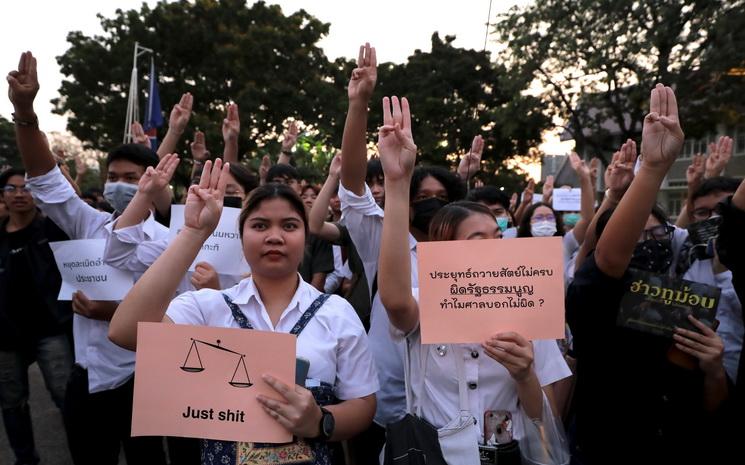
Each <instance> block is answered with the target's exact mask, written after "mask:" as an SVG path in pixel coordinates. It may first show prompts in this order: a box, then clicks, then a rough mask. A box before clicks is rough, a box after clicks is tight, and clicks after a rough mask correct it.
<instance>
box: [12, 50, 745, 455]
mask: <svg viewBox="0 0 745 465" xmlns="http://www.w3.org/2000/svg"><path fill="white" fill-rule="evenodd" d="M376 66H377V62H376V52H375V49H374V48H372V47H370V46H369V44H366V45H364V46H362V47H360V52H359V58H358V62H357V68H356V69H354V70H353V72H352V75H351V77H350V80H349V85H348V102H347V103H348V111H347V118H346V121H345V126H344V132H343V137H342V140H341V141H340V143H341V149H340V151H339V152H338V153H337V154H336V156H334V158H333V160H332V161H331V163H330V166H329V168H328V175H327V178H326V180H325V182H324V183H323V184H322V185H316V184H315V183H313V182H312V181H310V180H307V179H303V177H302V176H300V175H299V173H298V170H297V169H296V168H295V167H294V166H293V165H294V160H293V147H294V145H295V142H296V140H297V137H298V132H299V131H298V128H297V126H296V125H295V124H294V123H293V124H291V125H290V126H289V128H288V129H287V130H286V132H285V134H284V137H283V141H282V150H281V153H280V154H278V157H277V160H276V163H274V164H273V163H272V160H271V159H270V157H268V156H265V157H264V158H263V160H262V161H261V166H260V168H259V170H258V172H253V171H252V170H251V169H249V168H247V167H246V166H245V165H243V164H242V163H241V161H240V159H239V150H238V134H239V132H240V118H239V109H238V107H237V105H235V104H231V105H229V106H228V108H227V114H226V117H225V119H224V121H223V122H222V131H223V138H224V147H223V150H222V154H221V155H219V156H216V157H215V156H213V154H211V153H210V152H209V151H208V150H207V147H206V146H205V139H204V134H202V133H201V132H199V131H197V132H196V133H195V134H194V138H193V142H192V143H191V145H190V152H191V153H190V157H189V158H191V160H192V161H193V170H192V173H191V179H192V182H191V185H190V186H189V187H188V191H187V194H186V195H185V196H184V198H183V199H180V200H179V199H176V198H174V194H173V192H174V189H173V188H172V177H173V174H174V172H175V171H176V169H177V167H178V165H179V163H180V155H178V154H177V153H175V151H176V150H175V149H176V147H177V144H178V142H179V140H180V139H181V137H183V136H184V134H185V132H186V129H187V127H188V123H189V119H190V114H191V108H192V105H193V99H194V98H198V96H192V95H191V94H189V93H186V94H184V95H183V96H182V98H181V100H180V102H179V103H178V104H176V105H174V107H173V110H172V112H171V114H170V120H169V126H168V132H167V134H166V135H165V137H164V138H163V140H162V141H161V143H160V144H159V146H158V147H157V151H155V150H153V149H152V148H151V147H150V139H149V138H148V137H147V136H146V135H145V133H144V131H143V130H142V128H141V127H140V126H139V124H137V123H135V124H134V125H133V127H132V134H133V137H134V141H133V142H132V143H128V144H124V145H121V146H118V147H116V148H113V149H112V150H111V151H110V152H108V156H107V158H106V164H105V170H106V183H105V184H104V185H103V186H102V189H99V190H95V189H93V190H89V191H86V192H85V193H81V192H80V189H79V188H78V187H77V185H78V183H79V182H80V172H81V171H84V166H82V165H78V170H77V171H78V173H77V174H78V176H77V179H73V178H72V177H71V176H70V175H69V173H68V172H67V170H66V169H65V168H64V164H60V163H59V158H58V157H57V156H55V154H54V153H53V152H52V151H51V150H50V148H49V146H48V142H47V139H46V137H45V136H44V134H43V132H41V130H40V128H39V124H38V118H37V115H36V113H35V111H34V99H35V97H36V93H37V91H38V88H39V82H38V78H37V72H36V59H35V58H34V57H33V56H32V54H31V53H30V52H26V53H24V54H22V56H21V59H20V63H19V66H18V69H17V70H13V71H11V72H10V73H9V74H8V78H7V80H8V85H9V98H10V101H11V103H12V104H13V107H14V111H15V112H14V113H13V120H14V123H15V130H16V139H17V146H18V150H19V152H20V154H21V156H22V161H23V166H22V167H20V166H19V167H14V168H11V169H7V170H6V171H4V172H3V173H2V174H1V175H0V188H2V202H1V203H0V205H2V207H3V208H2V210H0V213H1V214H2V220H0V222H1V223H0V224H1V225H2V227H1V228H0V333H1V334H2V337H1V338H0V406H1V407H2V414H3V421H4V424H5V429H6V432H7V435H8V439H9V443H10V445H11V447H12V449H13V452H14V453H15V457H16V464H17V465H28V464H36V463H39V460H40V459H39V454H38V451H37V448H36V445H35V441H34V436H33V429H32V424H31V411H30V406H29V403H28V398H29V386H28V384H29V382H28V367H29V366H30V364H32V363H34V362H36V363H38V365H39V368H40V369H41V372H42V374H43V378H44V382H45V383H46V386H47V389H48V390H49V393H50V395H51V397H52V399H53V401H54V404H55V405H56V406H57V407H58V408H59V409H60V411H61V413H62V417H63V419H64V426H65V431H64V432H63V431H60V434H61V435H62V434H64V435H65V437H66V439H67V444H68V446H69V450H70V453H71V457H72V460H73V462H74V463H75V464H76V465H83V464H104V465H107V464H116V463H118V460H119V454H120V451H121V450H122V449H123V451H124V455H125V457H126V461H127V463H128V464H130V465H135V464H137V465H139V464H166V463H171V464H198V463H202V464H242V463H256V464H263V463H266V464H269V463H313V464H341V463H349V464H352V465H366V464H378V463H381V461H384V463H387V464H394V463H402V464H404V463H447V464H450V465H453V464H467V465H468V464H479V463H508V464H512V463H521V461H522V463H545V464H568V463H575V464H580V465H595V464H606V463H655V464H663V463H671V464H672V463H675V464H688V463H691V464H692V463H696V464H701V463H719V461H720V460H724V459H722V457H725V456H726V457H729V458H728V459H727V460H728V461H730V462H731V461H732V460H731V457H735V460H734V461H738V460H740V459H741V458H742V455H743V454H741V453H739V450H741V447H740V446H738V443H737V438H738V437H741V436H742V426H741V423H742V421H741V418H742V414H743V413H744V412H743V408H742V392H741V391H742V388H741V386H742V385H743V380H742V376H743V370H740V369H739V368H741V367H742V361H741V358H740V353H741V349H742V342H743V335H744V333H745V329H744V328H743V313H742V305H741V302H742V299H743V281H744V280H745V278H744V277H743V273H745V271H744V270H743V266H745V257H743V254H744V253H745V252H744V250H745V247H743V246H742V244H743V241H742V231H745V184H743V182H741V180H738V179H733V178H729V177H725V176H723V173H724V171H725V168H726V166H727V163H728V161H729V159H730V157H731V154H732V140H731V139H730V138H728V137H726V136H722V137H721V138H720V140H719V141H718V143H716V144H713V145H712V146H711V147H710V148H709V153H708V156H703V155H701V156H696V157H694V158H693V160H692V163H691V166H690V167H689V169H688V173H687V178H688V195H687V201H686V204H685V208H684V209H683V211H682V212H681V213H680V215H679V216H678V217H677V219H674V220H671V219H670V217H669V216H668V214H667V213H666V212H664V211H663V210H662V209H661V208H660V207H659V206H657V205H656V198H657V193H658V191H659V188H660V186H661V184H662V182H663V180H664V179H665V176H666V175H667V173H668V171H669V169H670V168H671V166H672V164H673V162H674V161H675V160H676V157H677V156H678V155H679V154H680V151H681V148H682V146H683V142H684V133H683V129H682V128H681V122H680V121H679V120H678V105H679V104H683V105H684V104H685V102H677V101H676V96H675V94H674V91H673V90H672V89H671V88H669V87H665V86H664V85H662V84H658V85H657V86H656V87H655V88H654V89H652V90H651V96H650V102H649V113H648V114H647V116H646V118H645V120H644V128H643V132H642V135H641V140H640V141H639V149H637V142H636V141H633V140H628V141H626V142H625V143H623V145H622V146H621V147H619V148H618V151H617V152H616V153H614V154H613V156H612V159H611V161H610V163H609V164H608V166H607V167H606V168H605V169H604V172H600V166H599V163H598V160H597V159H593V160H592V161H585V160H583V159H581V158H580V157H579V156H578V155H577V154H572V155H571V156H570V157H569V163H570V164H571V167H572V168H573V170H574V171H575V173H576V176H577V179H578V180H579V188H580V189H581V202H580V208H579V209H578V211H572V212H566V211H558V210H557V209H555V208H554V206H553V202H552V195H553V193H554V192H555V191H556V190H558V189H563V188H566V187H568V186H556V187H554V185H553V178H552V177H549V178H547V179H546V182H545V183H544V184H543V186H542V198H541V201H540V202H534V196H535V195H536V192H535V190H536V183H535V182H533V181H532V180H531V181H529V182H528V183H527V186H526V187H525V189H524V191H523V192H520V193H507V192H505V191H504V189H503V188H501V186H495V185H484V184H483V183H482V182H479V183H478V186H476V182H475V178H474V175H475V174H477V173H478V172H479V170H480V166H481V154H482V152H483V150H484V143H485V141H484V139H483V138H482V136H480V135H479V136H476V137H475V138H474V140H473V144H472V146H471V148H470V150H469V151H468V153H467V154H466V155H464V156H463V157H462V159H461V160H460V163H459V166H458V167H457V170H455V171H453V170H451V169H450V168H449V167H441V166H432V165H420V164H418V163H417V147H416V145H415V140H414V137H413V134H412V122H411V113H412V111H416V106H417V104H418V103H419V102H408V101H407V99H406V98H400V99H399V98H398V97H396V96H392V97H390V98H389V97H385V98H384V99H383V101H382V106H383V121H380V122H378V123H379V130H378V134H377V153H376V154H375V155H374V156H373V157H370V156H369V154H368V147H367V140H368V136H369V134H368V132H367V127H368V108H369V106H370V105H379V104H380V102H372V101H371V96H372V94H373V90H374V88H375V84H376V78H377V70H376ZM443 104H446V103H443ZM410 105H411V108H410ZM485 136H486V135H485ZM599 176H603V181H604V182H603V185H604V186H605V187H606V188H607V189H606V190H605V192H604V193H598V192H597V189H596V186H598V184H599V183H598V177H599ZM177 203H183V204H184V222H183V227H182V229H181V231H180V232H179V233H178V235H176V236H175V238H174V237H171V236H169V227H168V226H169V224H170V223H169V222H170V216H171V206H172V205H174V204H177ZM223 206H225V207H234V208H240V209H241V212H240V217H239V230H238V231H239V233H240V236H241V238H240V240H241V241H242V248H243V251H244V255H245V259H246V262H247V264H248V266H249V267H250V273H249V274H247V275H228V274H222V273H219V272H218V270H216V269H215V267H214V266H213V264H210V263H207V262H200V263H198V264H196V266H195V269H194V271H189V266H190V265H191V264H192V262H193V261H194V260H195V258H196V257H197V254H198V252H199V251H200V249H201V247H202V245H203V244H204V242H205V240H206V239H207V238H208V237H209V236H210V234H211V233H212V232H213V231H214V229H215V227H216V226H217V224H218V221H219V220H220V216H221V213H222V211H223ZM701 225H705V226H711V228H713V229H714V233H712V234H709V235H702V234H700V233H699V232H700V231H701ZM711 228H709V230H711ZM550 236H560V237H561V238H562V241H563V245H564V282H565V289H566V298H565V308H566V321H567V327H566V337H565V338H564V339H562V340H534V341H530V340H528V339H526V338H525V337H524V336H523V335H521V334H519V333H516V332H510V331H508V329H509V328H495V331H494V335H493V336H492V337H490V338H489V339H488V340H485V341H483V342H482V343H481V344H447V345H428V344H423V343H422V342H421V335H420V329H419V291H418V290H419V279H420V277H419V276H418V272H417V244H418V243H419V242H423V241H450V240H471V239H501V240H508V241H511V240H521V239H522V240H526V239H523V238H536V237H550ZM76 239H105V240H106V249H105V253H104V260H105V262H106V263H107V264H108V265H111V266H113V267H115V268H119V269H122V270H127V271H130V272H133V273H134V274H135V277H136V282H135V284H134V286H133V287H132V289H131V290H130V291H129V293H128V294H127V295H126V297H125V298H124V300H122V301H121V302H113V301H95V300H91V299H89V298H88V296H86V295H85V294H84V293H82V292H80V291H77V292H75V293H74V294H73V297H72V300H71V301H60V300H58V299H57V297H58V293H59V289H60V285H61V278H60V274H59V271H58V270H57V266H56V263H55V259H54V256H53V253H52V250H51V248H50V246H49V243H50V242H57V241H66V240H76ZM407 257H408V259H407ZM638 271H643V272H647V273H652V274H655V275H660V276H667V277H670V278H680V279H685V280H687V281H691V282H694V283H702V284H705V285H708V286H712V287H715V288H719V289H720V290H721V297H720V299H719V304H718V307H717V309H716V323H715V324H714V325H713V326H712V325H706V324H704V322H702V321H699V320H697V319H696V318H694V317H689V321H688V323H689V325H688V326H686V327H678V328H676V329H675V331H674V335H673V336H672V338H666V337H661V336H659V335H653V334H650V333H648V332H643V331H639V330H635V329H633V328H629V327H625V326H622V325H619V324H618V312H619V307H620V305H621V300H622V299H623V297H624V294H625V292H626V291H627V289H628V288H629V285H630V283H631V280H632V275H634V273H636V272H638ZM298 321H304V323H303V324H302V325H296V323H297V322H298ZM139 322H165V323H178V324H192V325H206V326H216V327H234V328H250V329H259V330H264V331H276V332H291V333H293V334H296V335H297V336H298V339H297V355H298V357H303V358H305V359H307V360H309V361H310V368H309V373H308V378H309V379H312V380H314V381H316V382H315V383H306V386H287V385H285V384H284V383H282V382H280V381H279V380H277V379H274V378H272V377H270V376H267V377H266V378H265V380H266V382H267V383H268V384H269V385H270V386H271V387H272V388H274V389H275V390H276V391H277V394H278V396H280V397H281V398H282V399H284V401H283V402H280V401H277V400H276V399H270V398H268V397H264V396H260V397H259V399H258V400H259V402H260V403H261V405H262V407H263V408H264V410H265V411H266V413H267V414H268V415H269V416H271V417H272V418H274V419H275V420H276V421H277V422H278V423H279V424H281V425H282V426H283V427H284V428H286V429H287V430H289V431H290V432H291V433H292V434H293V436H294V437H295V438H296V439H295V441H294V442H293V443H292V444H289V445H258V444H252V445H250V446H248V447H249V448H250V449H252V450H262V449H263V448H266V449H267V450H272V451H274V452H273V453H274V455H272V456H271V457H270V455H271V454H270V455H266V454H265V455H263V457H267V458H265V459H263V460H264V461H259V459H256V458H254V459H247V458H246V453H245V448H246V447H247V446H246V445H245V444H243V443H240V444H239V443H235V442H226V441H215V440H199V439H188V438H159V437H131V436H130V425H131V418H132V395H133V385H134V382H133V376H134V368H135V351H136V349H137V324H138V323H139ZM306 387H307V388H306ZM407 414H410V415H407ZM495 416H500V419H501V420H502V421H503V423H501V424H500V426H498V427H497V430H496V432H494V431H491V430H490V429H489V425H487V424H486V423H488V421H487V418H492V417H495ZM330 420H333V421H330ZM422 425H425V426H426V427H428V428H430V429H431V430H432V431H434V432H435V433H433V434H434V436H433V437H434V443H427V442H426V441H424V444H429V446H431V447H432V449H431V450H430V449H428V450H426V451H425V455H426V453H429V454H430V455H429V456H428V457H429V461H426V462H417V461H415V456H416V455H417V454H416V451H413V452H412V450H405V451H404V452H405V453H403V454H402V455H401V456H396V453H397V452H396V451H397V449H396V447H398V444H396V443H397V442H398V441H397V440H400V438H401V437H406V436H407V435H409V434H415V433H417V432H421V431H423V430H422ZM424 431H428V430H427V429H426V428H424ZM492 433H493V434H492ZM428 437H429V436H428ZM430 439H431V438H430ZM298 450H303V451H308V454H309V455H308V456H307V457H306V458H305V459H304V460H305V461H302V460H301V461H289V460H290V459H286V460H285V459H283V458H282V457H283V456H282V453H283V452H282V451H284V453H287V452H288V451H295V452H296V451H298ZM733 454H734V455H733ZM249 455H250V454H249ZM254 457H258V455H257V456H254ZM737 457H739V459H737ZM250 460H255V461H250ZM283 460H285V461H283ZM438 460H439V461H438Z"/></svg>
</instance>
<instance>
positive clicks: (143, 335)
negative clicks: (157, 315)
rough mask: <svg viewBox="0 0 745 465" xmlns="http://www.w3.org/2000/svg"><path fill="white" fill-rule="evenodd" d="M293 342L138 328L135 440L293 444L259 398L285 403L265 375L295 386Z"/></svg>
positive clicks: (261, 334) (159, 326) (258, 334)
mask: <svg viewBox="0 0 745 465" xmlns="http://www.w3.org/2000/svg"><path fill="white" fill-rule="evenodd" d="M295 342H296V339H295V336H293V335H290V334H286V333H272V332H267V331H253V330H248V329H235V328H210V327H206V326H190V325H174V324H168V323H140V324H139V327H138V332H137V359H136V368H135V388H134V406H133V412H132V436H183V437H193V438H205V439H218V440H225V441H244V442H268V443H281V442H289V441H291V440H292V435H291V434H290V433H289V432H288V431H287V430H285V429H284V428H283V427H282V426H280V425H279V423H277V422H276V421H275V420H274V419H273V418H271V417H270V416H269V415H267V414H266V413H264V410H263V409H262V408H261V405H260V404H259V403H258V401H257V400H256V396H257V395H258V394H263V395H266V396H268V397H271V398H273V399H277V400H282V397H281V396H280V395H279V394H278V393H277V392H276V391H274V389H272V388H271V387H269V385H268V384H266V383H265V382H264V381H263V379H262V375H263V374H265V373H267V374H271V375H272V376H274V377H275V378H277V379H279V380H280V381H282V382H283V383H285V384H287V385H290V386H294V379H295Z"/></svg>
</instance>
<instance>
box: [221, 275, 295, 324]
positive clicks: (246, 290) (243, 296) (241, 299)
mask: <svg viewBox="0 0 745 465" xmlns="http://www.w3.org/2000/svg"><path fill="white" fill-rule="evenodd" d="M297 276H298V280H299V283H298V286H297V290H296V291H295V294H294V295H293V296H292V299H291V300H290V303H289V304H288V305H287V309H286V310H285V311H287V310H293V309H297V310H300V308H299V307H300V304H301V303H302V302H303V301H304V300H307V299H306V297H307V295H308V292H309V289H308V286H309V284H308V283H306V282H305V281H303V278H302V277H301V276H300V274H299V273H298V275H297ZM251 299H253V300H254V301H255V302H256V303H257V304H259V305H260V306H261V307H262V308H266V307H265V306H264V302H263V301H262V300H261V296H260V295H259V290H258V289H256V285H255V284H254V280H253V279H251V278H246V279H244V280H242V281H241V282H240V283H238V288H237V289H236V291H235V295H234V296H233V303H235V304H237V305H245V304H248V303H249V302H250V301H251ZM302 311H305V309H302ZM283 315H284V313H283Z"/></svg>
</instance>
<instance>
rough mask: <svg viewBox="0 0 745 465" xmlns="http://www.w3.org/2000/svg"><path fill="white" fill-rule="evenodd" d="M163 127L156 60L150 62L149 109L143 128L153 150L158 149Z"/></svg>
mask: <svg viewBox="0 0 745 465" xmlns="http://www.w3.org/2000/svg"><path fill="white" fill-rule="evenodd" d="M161 126H163V111H162V110H161V109H160V93H159V92H158V77H157V76H156V75H155V60H151V61H150V91H149V92H148V97H147V108H146V109H145V119H144V123H143V125H142V128H143V129H144V130H145V134H147V135H148V137H150V144H151V146H152V148H153V150H157V149H158V131H157V129H156V128H159V127H161Z"/></svg>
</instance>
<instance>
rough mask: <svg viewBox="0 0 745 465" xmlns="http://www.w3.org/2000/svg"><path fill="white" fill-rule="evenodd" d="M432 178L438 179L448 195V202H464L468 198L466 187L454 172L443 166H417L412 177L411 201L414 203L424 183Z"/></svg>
mask: <svg viewBox="0 0 745 465" xmlns="http://www.w3.org/2000/svg"><path fill="white" fill-rule="evenodd" d="M430 176H432V177H433V178H435V179H437V180H438V181H439V182H440V183H441V184H442V185H443V186H445V190H446V191H447V193H448V202H455V201H457V200H463V198H464V197H465V196H466V185H465V184H464V183H463V181H461V180H460V178H459V177H458V176H457V175H456V174H455V173H453V172H452V171H450V170H448V169H446V168H443V167H441V166H417V167H416V168H414V174H413V175H412V176H411V188H410V190H409V201H410V202H412V201H413V200H414V198H415V197H416V194H417V192H419V188H420V187H421V186H422V181H424V180H425V179H426V178H428V177H430Z"/></svg>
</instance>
